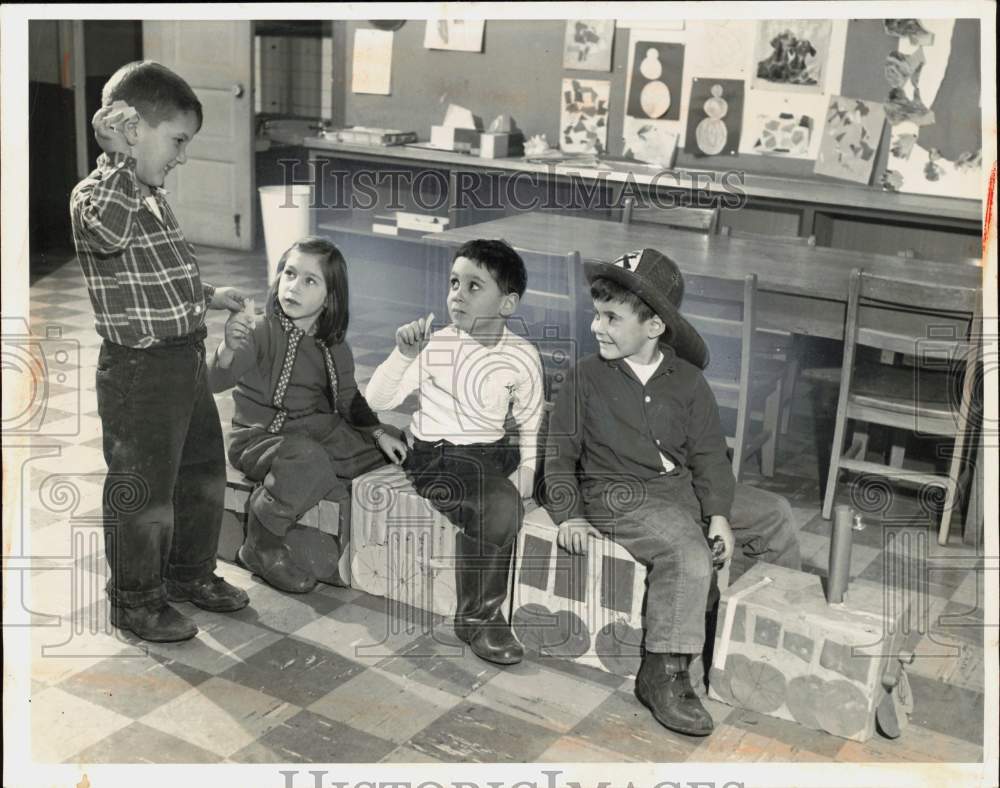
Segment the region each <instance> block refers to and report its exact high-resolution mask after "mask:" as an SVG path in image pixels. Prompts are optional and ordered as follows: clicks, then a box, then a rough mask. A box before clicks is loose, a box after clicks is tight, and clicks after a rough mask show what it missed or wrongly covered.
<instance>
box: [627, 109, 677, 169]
mask: <svg viewBox="0 0 1000 788" xmlns="http://www.w3.org/2000/svg"><path fill="white" fill-rule="evenodd" d="M667 126H668V124H665V123H663V122H662V121H655V120H642V119H640V118H629V117H626V118H625V123H624V128H623V137H624V139H625V146H624V149H623V152H622V155H623V156H624V157H625V158H626V159H635V160H636V161H642V162H646V163H647V164H656V165H659V166H660V167H664V168H667V169H669V168H671V167H673V166H674V157H675V156H676V155H677V144H678V136H677V133H676V132H674V131H670V129H669V128H668V127H667Z"/></svg>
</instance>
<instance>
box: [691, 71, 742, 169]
mask: <svg viewBox="0 0 1000 788" xmlns="http://www.w3.org/2000/svg"><path fill="white" fill-rule="evenodd" d="M742 127H743V82H742V81H741V80H738V79H715V78H711V79H705V78H698V77H695V78H694V79H692V80H691V103H690V106H689V108H688V120H687V135H686V137H685V145H684V150H685V151H687V152H688V153H691V154H694V155H695V156H718V155H720V154H728V155H733V154H735V153H736V152H737V151H738V150H739V147H740V131H741V129H742Z"/></svg>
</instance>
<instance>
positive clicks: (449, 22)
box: [424, 19, 486, 52]
mask: <svg viewBox="0 0 1000 788" xmlns="http://www.w3.org/2000/svg"><path fill="white" fill-rule="evenodd" d="M485 27H486V23H485V22H483V21H478V22H477V21H475V20H471V19H428V20H427V29H426V30H425V31H424V47H425V48H426V49H451V50H454V51H456V52H482V51H483V30H484V29H485Z"/></svg>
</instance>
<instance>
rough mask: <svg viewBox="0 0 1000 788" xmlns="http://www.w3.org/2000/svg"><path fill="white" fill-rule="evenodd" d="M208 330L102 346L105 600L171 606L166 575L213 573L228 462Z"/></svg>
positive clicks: (100, 400) (99, 395) (192, 576)
mask: <svg viewBox="0 0 1000 788" xmlns="http://www.w3.org/2000/svg"><path fill="white" fill-rule="evenodd" d="M204 336H205V333H204V330H202V331H201V332H199V333H195V334H191V335H189V336H187V337H181V338H178V339H177V340H171V341H170V342H169V343H164V344H162V345H157V346H156V347H153V348H147V349H136V348H129V347H125V346H122V345H117V344H114V343H112V342H109V341H108V340H105V341H104V344H103V345H102V346H101V352H100V356H99V358H98V362H97V408H98V411H99V413H100V416H101V424H102V428H103V432H104V436H103V437H104V459H105V461H106V462H107V465H108V476H107V479H106V481H105V483H104V500H103V510H104V533H105V551H106V554H107V558H108V565H109V566H110V569H111V578H110V580H109V581H108V598H109V600H111V602H112V603H113V604H115V605H117V606H119V607H139V606H141V605H157V604H160V603H165V602H166V594H165V590H164V587H163V581H164V580H165V579H167V578H169V579H171V580H176V581H178V582H188V581H191V580H196V579H199V578H203V577H207V576H208V575H211V574H212V573H213V572H214V571H215V566H216V563H215V554H216V550H217V548H218V542H219V531H220V529H221V527H222V512H223V504H224V496H225V489H226V466H225V456H224V453H223V445H222V428H221V425H220V423H219V412H218V410H217V409H216V406H215V399H214V398H213V397H212V392H211V390H210V389H209V387H208V381H207V378H206V368H205V344H204Z"/></svg>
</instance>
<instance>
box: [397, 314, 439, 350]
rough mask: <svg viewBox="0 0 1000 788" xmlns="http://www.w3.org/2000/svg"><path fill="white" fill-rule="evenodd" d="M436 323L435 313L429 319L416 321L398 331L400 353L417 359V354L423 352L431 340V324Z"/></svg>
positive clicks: (428, 316) (423, 318) (424, 318)
mask: <svg viewBox="0 0 1000 788" xmlns="http://www.w3.org/2000/svg"><path fill="white" fill-rule="evenodd" d="M433 322H434V313H433V312H431V313H430V314H429V315H427V317H422V318H420V319H419V320H414V321H413V322H412V323H407V324H406V325H404V326H400V327H399V328H397V329H396V347H397V348H399V352H400V353H402V354H403V355H404V356H406V357H407V358H416V357H417V354H418V353H420V351H421V350H423V349H424V348H425V347H426V346H427V343H428V342H429V341H430V338H431V331H432V330H433V329H432V328H431V324H432V323H433Z"/></svg>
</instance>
